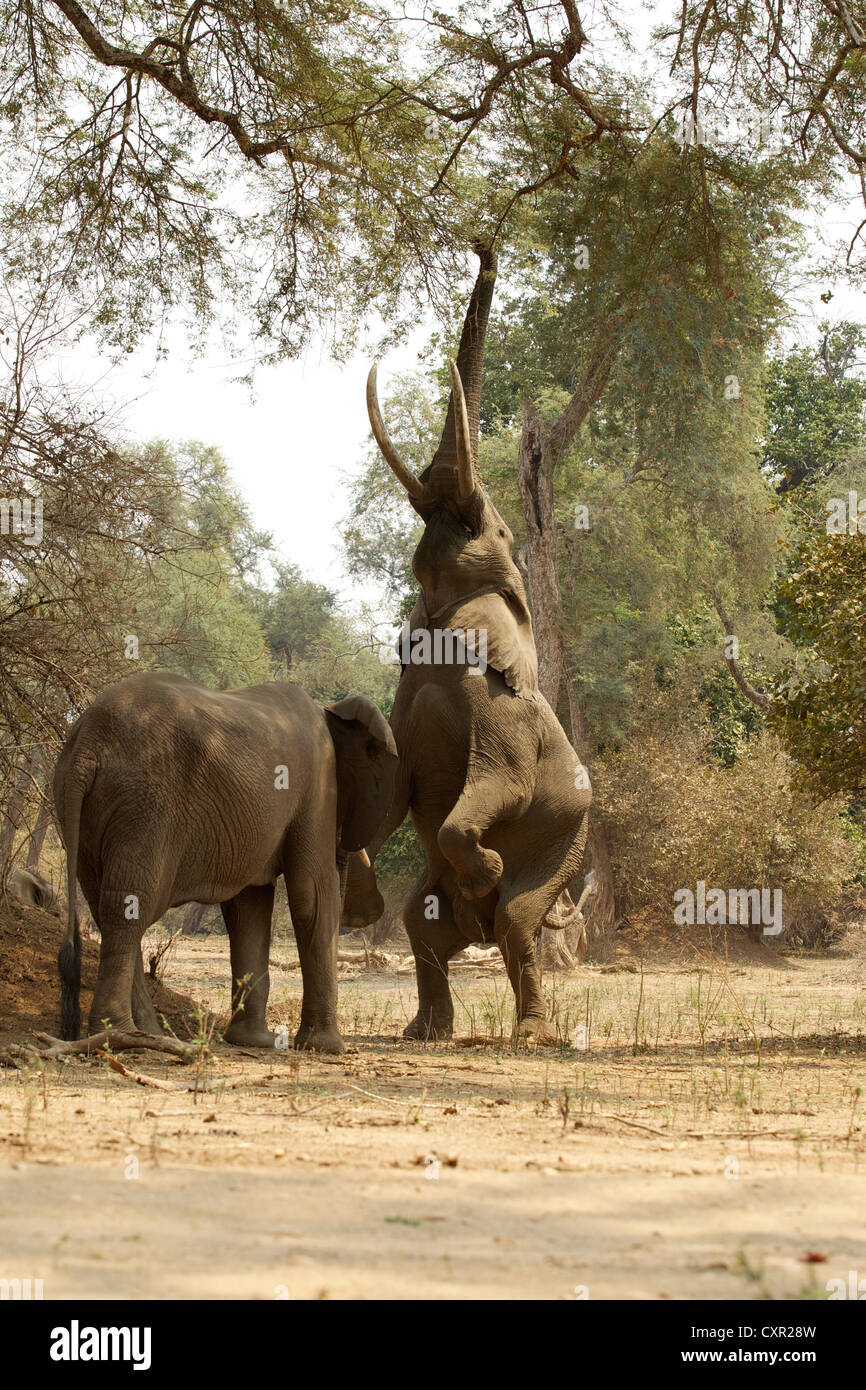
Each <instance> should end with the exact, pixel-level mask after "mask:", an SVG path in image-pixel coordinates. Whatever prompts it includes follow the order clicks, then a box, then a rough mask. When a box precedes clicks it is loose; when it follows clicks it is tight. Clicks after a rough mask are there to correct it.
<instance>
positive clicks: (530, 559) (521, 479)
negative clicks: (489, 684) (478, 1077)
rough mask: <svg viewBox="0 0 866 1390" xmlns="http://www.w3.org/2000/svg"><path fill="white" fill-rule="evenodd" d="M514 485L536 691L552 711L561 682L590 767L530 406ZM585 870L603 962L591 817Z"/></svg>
mask: <svg viewBox="0 0 866 1390" xmlns="http://www.w3.org/2000/svg"><path fill="white" fill-rule="evenodd" d="M588 409H589V406H588V405H587V412H588ZM554 428H556V427H554ZM571 437H573V436H569V438H571ZM517 485H518V488H519V491H520V497H521V501H522V503H523V514H524V518H525V521H526V567H527V571H528V577H529V590H530V596H531V600H532V622H533V628H534V632H535V645H536V649H537V651H538V684H539V688H540V690H541V693H542V694H543V695H544V697H545V699H546V700H547V702H548V704H549V705H550V706H551V708H552V709H553V710H554V711H555V710H556V706H557V701H558V698H559V691H560V687H561V685H562V681H563V678H564V679H565V683H566V689H567V692H568V704H569V712H570V715H571V732H572V743H573V745H574V747H575V750H576V752H577V754H578V756H579V757H580V759H581V762H583V763H584V764H585V765H587V766H588V764H589V762H590V761H591V758H590V751H591V747H592V740H591V738H590V736H589V730H588V729H587V725H586V717H585V715H584V712H583V707H582V705H581V701H580V697H579V694H578V691H577V688H576V684H575V681H574V678H573V675H572V673H571V672H570V671H569V670H568V663H567V660H566V651H565V638H564V635H563V630H562V591H561V589H560V584H559V566H558V564H557V552H556V519H555V513H554V488H553V470H552V467H551V466H550V464H549V461H548V459H547V441H546V437H545V430H544V425H543V423H542V421H541V420H540V419H539V417H538V415H537V413H536V411H535V410H534V408H533V407H532V406H531V405H529V404H527V406H526V407H525V409H524V418H523V432H522V434H521V439H520V448H519V450H518V455H517ZM590 775H591V773H590ZM583 868H584V874H586V873H588V872H589V870H590V869H595V871H596V876H597V887H596V890H595V892H594V893H593V895H592V896H591V897H590V898H589V899H588V901H587V903H586V905H585V908H584V917H585V919H586V935H587V943H588V945H587V955H588V957H590V958H592V959H604V958H606V957H607V956H609V955H610V953H611V950H612V944H613V928H614V922H615V918H616V913H615V906H614V887H613V873H612V870H611V864H610V856H609V854H608V849H607V837H606V835H605V832H604V826H603V825H602V824H601V822H600V820H599V819H598V816H597V815H593V814H592V813H590V818H589V834H588V837H587V846H586V853H585V856H584V866H583ZM546 934H547V933H546V931H545V932H543V933H542V935H543V936H544V935H546ZM542 949H543V948H542Z"/></svg>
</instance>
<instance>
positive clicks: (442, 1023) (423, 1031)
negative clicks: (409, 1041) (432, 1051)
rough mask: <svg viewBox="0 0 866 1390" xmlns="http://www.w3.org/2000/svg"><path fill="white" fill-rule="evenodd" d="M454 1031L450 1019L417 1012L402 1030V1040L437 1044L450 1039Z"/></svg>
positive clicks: (452, 1022)
mask: <svg viewBox="0 0 866 1390" xmlns="http://www.w3.org/2000/svg"><path fill="white" fill-rule="evenodd" d="M453 1031H454V1021H453V1019H450V1018H436V1016H435V1014H434V1015H433V1016H432V1017H431V1015H430V1014H422V1013H421V1011H420V1010H419V1011H418V1013H417V1014H416V1015H415V1017H414V1018H413V1019H412V1022H411V1023H407V1025H406V1027H405V1028H404V1029H403V1037H404V1038H414V1039H415V1041H416V1042H438V1041H441V1040H442V1039H444V1038H450V1037H451V1034H452V1033H453Z"/></svg>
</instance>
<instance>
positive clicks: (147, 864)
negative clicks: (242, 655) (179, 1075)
mask: <svg viewBox="0 0 866 1390" xmlns="http://www.w3.org/2000/svg"><path fill="white" fill-rule="evenodd" d="M396 765H397V756H396V749H395V747H394V742H393V738H392V737H391V733H390V730H389V729H388V726H387V724H386V722H385V720H384V718H383V716H382V714H381V713H380V711H379V710H378V709H377V708H376V706H375V705H374V704H372V702H371V701H369V700H366V699H364V698H362V697H357V696H353V697H350V698H348V699H345V700H341V701H339V702H338V703H337V704H335V705H332V706H329V707H328V708H327V709H324V710H322V709H320V708H319V706H318V705H316V704H314V703H313V701H312V700H311V699H310V698H309V696H308V695H306V694H305V692H304V691H303V690H301V689H300V687H299V686H295V685H289V684H287V683H271V684H268V685H258V686H252V687H250V688H249V689H244V690H229V691H224V692H222V693H215V692H213V691H210V690H205V689H203V688H202V687H201V686H198V685H194V684H193V683H192V682H191V681H188V680H186V679H185V678H184V677H182V676H175V675H171V674H169V673H167V672H154V673H148V674H144V675H137V676H132V677H130V678H129V679H128V680H125V681H121V682H120V683H119V684H118V685H115V686H112V687H111V688H110V689H109V690H106V691H105V692H104V693H103V694H102V695H100V696H99V697H98V699H96V700H95V701H94V702H93V704H92V705H91V706H90V708H89V709H88V710H86V711H85V713H84V714H83V715H82V716H81V718H80V719H79V720H78V722H77V723H76V724H75V725H74V727H73V728H72V730H71V732H70V735H69V738H68V739H67V742H66V744H65V746H64V748H63V751H62V753H61V755H60V759H59V761H58V764H57V770H56V773H55V777H54V799H55V804H56V807H57V815H58V819H59V822H60V826H61V829H62V832H63V839H64V844H65V846H66V850H67V859H68V871H69V893H70V897H72V895H73V894H74V885H75V875H76V871H77V875H78V880H79V882H80V884H81V887H82V890H83V892H84V896H85V898H86V899H87V902H88V903H89V905H90V908H91V911H92V912H93V915H94V918H95V920H96V923H97V926H98V927H99V929H100V931H101V933H102V944H101V949H100V956H99V972H98V978H97V984H96V990H95V994H94V999H93V1007H92V1009H91V1011H90V1021H89V1029H90V1031H91V1032H96V1031H98V1030H99V1029H100V1028H101V1027H102V1026H103V1021H104V1020H106V1019H108V1020H109V1021H110V1023H111V1024H112V1026H113V1027H115V1028H116V1029H118V1030H133V1029H134V1028H138V1029H142V1030H144V1031H147V1032H159V1031H160V1029H159V1022H158V1020H157V1017H156V1013H155V1010H154V1008H153V1004H152V1002H151V999H150V995H149V993H148V990H147V986H146V984H145V980H144V971H143V967H142V960H141V937H142V934H143V933H144V931H146V929H147V928H148V927H149V926H150V925H151V923H152V922H155V921H157V920H158V919H159V918H160V917H161V916H162V915H163V913H164V912H165V911H166V910H167V909H168V908H169V907H176V906H178V905H180V904H181V903H187V902H203V903H219V904H220V906H221V909H222V913H223V917H224V919H225V924H226V927H227V929H228V934H229V942H230V950H231V965H232V982H233V984H232V1021H231V1024H230V1026H229V1028H228V1030H227V1032H226V1035H225V1036H226V1040H227V1041H228V1042H232V1043H237V1044H242V1045H243V1046H246V1047H270V1046H273V1043H274V1034H273V1033H271V1032H270V1030H269V1029H268V1027H267V1024H266V1021H265V1006H266V1004H267V998H268V988H269V979H268V950H269V945H270V937H271V912H272V908H273V901H274V887H275V884H276V881H277V879H278V878H279V877H280V876H281V875H282V876H283V877H284V879H285V884H286V889H287V892H288V899H289V907H290V909H291V914H292V922H293V925H294V929H295V936H296V938H297V943H298V953H299V955H300V960H301V971H302V974H303V983H304V997H303V1006H302V1010H301V1024H300V1028H299V1030H298V1033H297V1035H296V1037H295V1046H296V1047H307V1048H316V1049H319V1050H322V1051H326V1052H341V1051H342V1050H343V1042H342V1039H341V1038H340V1035H339V1032H338V1029H337V1020H336V1004H337V984H336V973H337V958H336V951H337V932H338V926H339V918H340V906H341V892H342V884H343V880H344V878H345V861H346V855H347V854H348V852H349V851H350V850H358V849H362V848H363V847H364V846H365V844H366V842H367V840H369V839H370V838H371V837H372V836H373V834H374V833H375V831H376V829H377V827H378V825H379V823H380V821H381V819H382V817H383V815H384V812H385V810H386V809H387V806H388V803H389V801H390V799H391V796H392V792H393V785H394V774H395V770H396ZM286 774H287V775H286ZM286 782H287V785H284V784H285V783H286ZM74 950H75V934H74V929H73V924H72V922H71V921H70V923H69V931H68V935H67V940H66V942H65V943H64V946H63V948H61V957H60V968H61V978H62V979H63V980H64V982H66V981H69V984H68V985H67V984H66V983H65V984H64V990H65V993H64V995H63V997H62V1000H61V1012H62V1015H63V1018H62V1026H64V1028H65V1030H66V1031H65V1033H64V1036H66V1035H67V1034H68V1033H69V1032H72V1031H74V1028H75V1021H74V1017H73V1016H74V1006H73V1001H72V999H71V993H72V992H73V984H74V982H73V975H74V959H73V952H74ZM75 1002H76V1004H77V1001H75Z"/></svg>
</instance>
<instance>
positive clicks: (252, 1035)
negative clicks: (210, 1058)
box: [223, 1019, 277, 1049]
mask: <svg viewBox="0 0 866 1390" xmlns="http://www.w3.org/2000/svg"><path fill="white" fill-rule="evenodd" d="M223 1041H224V1042H227V1043H231V1045H232V1047H267V1048H271V1049H273V1048H274V1047H276V1045H277V1034H276V1033H272V1032H271V1030H270V1028H267V1027H266V1026H265V1025H264V1024H263V1023H262V1024H254V1023H251V1022H250V1020H249V1019H234V1020H233V1021H232V1022H231V1023H230V1024H229V1026H228V1028H227V1029H226V1030H225V1032H224V1033H223Z"/></svg>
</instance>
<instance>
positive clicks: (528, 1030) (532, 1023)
mask: <svg viewBox="0 0 866 1390" xmlns="http://www.w3.org/2000/svg"><path fill="white" fill-rule="evenodd" d="M517 1036H518V1038H522V1039H523V1041H524V1042H534V1043H543V1044H545V1045H547V1046H549V1045H550V1044H552V1043H558V1042H559V1034H558V1033H557V1031H556V1025H555V1024H554V1023H551V1022H550V1020H549V1019H546V1018H537V1017H533V1016H532V1015H531V1014H528V1015H527V1017H526V1018H522V1019H521V1020H520V1022H519V1023H518V1025H517Z"/></svg>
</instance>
